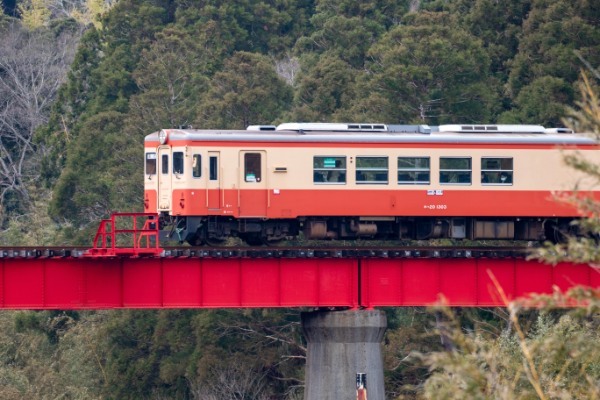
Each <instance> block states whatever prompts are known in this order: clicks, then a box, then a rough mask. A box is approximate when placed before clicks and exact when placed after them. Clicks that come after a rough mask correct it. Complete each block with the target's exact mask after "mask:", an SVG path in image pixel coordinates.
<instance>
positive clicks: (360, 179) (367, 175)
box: [356, 157, 388, 185]
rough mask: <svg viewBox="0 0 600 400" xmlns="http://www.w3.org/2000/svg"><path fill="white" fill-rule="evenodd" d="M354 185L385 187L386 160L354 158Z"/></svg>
mask: <svg viewBox="0 0 600 400" xmlns="http://www.w3.org/2000/svg"><path fill="white" fill-rule="evenodd" d="M356 183H358V184H379V185H387V183H388V158H387V157H356Z"/></svg>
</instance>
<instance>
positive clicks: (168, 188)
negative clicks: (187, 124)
mask: <svg viewBox="0 0 600 400" xmlns="http://www.w3.org/2000/svg"><path fill="white" fill-rule="evenodd" d="M170 168H171V147H169V146H159V148H158V211H159V212H160V211H171V198H172V196H171V192H172V191H173V185H172V182H171V178H172V175H171V171H170Z"/></svg>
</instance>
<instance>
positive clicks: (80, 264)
mask: <svg viewBox="0 0 600 400" xmlns="http://www.w3.org/2000/svg"><path fill="white" fill-rule="evenodd" d="M489 272H491V273H493V275H494V276H495V278H496V279H497V281H498V282H499V283H500V285H501V286H502V288H503V290H504V291H505V292H506V294H507V296H508V297H509V298H510V299H512V298H516V297H519V296H524V295H526V294H528V293H531V292H535V293H551V292H552V290H553V287H554V286H556V287H558V288H560V289H561V290H563V291H564V290H566V289H568V288H570V287H573V286H576V285H583V286H589V287H594V288H599V287H600V274H599V273H598V271H597V270H595V269H594V268H592V267H590V266H587V265H582V264H577V265H574V264H566V263H565V264H559V265H558V266H556V267H552V266H550V265H545V264H541V263H538V262H535V261H525V260H522V259H469V258H460V259H444V258H403V259H386V258H271V259H264V258H184V257H173V258H170V257H148V258H134V257H132V258H126V257H114V258H76V257H65V258H4V259H0V308H4V309H103V308H217V307H224V308H225V307H227V308H241V307H243V308H245V307H349V308H356V307H367V308H371V307H379V306H425V305H431V304H434V303H436V302H437V301H438V299H439V296H440V295H443V296H444V297H445V298H446V299H447V301H448V304H449V305H451V306H502V305H504V304H503V302H502V300H501V299H500V297H499V296H498V294H497V290H496V288H495V286H494V285H493V284H492V280H491V278H490V275H489Z"/></svg>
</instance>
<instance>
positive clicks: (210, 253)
mask: <svg viewBox="0 0 600 400" xmlns="http://www.w3.org/2000/svg"><path fill="white" fill-rule="evenodd" d="M530 251H531V248H528V247H525V246H512V247H472V246H469V247H456V246H448V247H440V246H435V247H427V246H420V247H413V246H408V247H407V246H402V247H376V246H375V247H355V248H350V247H277V248H272V247H165V248H163V249H162V252H160V253H159V254H157V255H136V257H160V258H163V257H182V258H526V257H527V256H528V255H529V254H530ZM108 256H110V255H104V257H108ZM54 257H73V258H78V257H91V255H90V253H89V248H88V247H80V246H74V247H0V259H4V258H54ZM112 257H124V258H127V257H132V255H130V254H127V252H124V253H123V254H120V255H113V256H112Z"/></svg>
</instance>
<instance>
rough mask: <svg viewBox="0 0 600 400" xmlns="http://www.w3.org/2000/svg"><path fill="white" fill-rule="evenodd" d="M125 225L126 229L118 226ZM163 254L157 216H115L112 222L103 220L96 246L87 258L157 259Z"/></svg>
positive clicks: (95, 242)
mask: <svg viewBox="0 0 600 400" xmlns="http://www.w3.org/2000/svg"><path fill="white" fill-rule="evenodd" d="M142 221H143V225H142ZM122 225H125V226H126V227H125V228H120V227H119V226H122ZM140 225H141V227H139V226H140ZM161 252H162V248H161V247H160V245H159V229H158V215H156V214H151V213H114V214H113V215H111V217H110V219H103V220H102V221H100V226H98V231H97V232H96V236H94V242H93V247H92V248H91V249H89V250H88V251H87V252H86V253H85V254H84V255H85V256H88V257H115V256H155V255H159V254H160V253H161Z"/></svg>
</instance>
